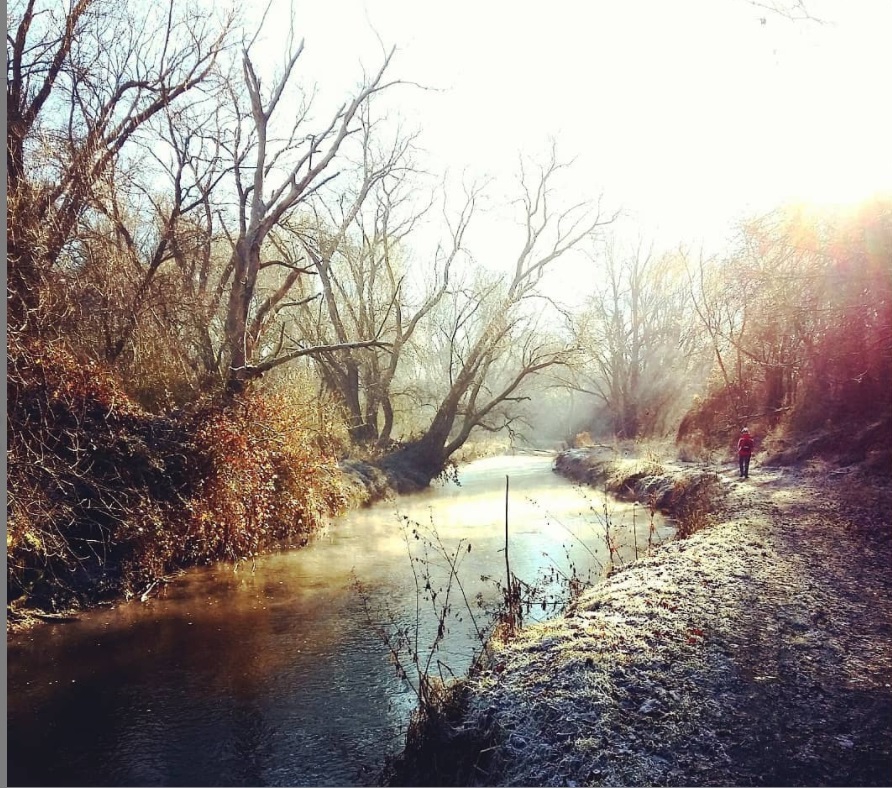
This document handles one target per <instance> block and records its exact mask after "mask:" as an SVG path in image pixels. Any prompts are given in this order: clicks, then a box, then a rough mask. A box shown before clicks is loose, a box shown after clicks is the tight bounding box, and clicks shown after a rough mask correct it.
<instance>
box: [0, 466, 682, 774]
mask: <svg viewBox="0 0 892 788" xmlns="http://www.w3.org/2000/svg"><path fill="white" fill-rule="evenodd" d="M506 475H508V476H509V477H510V495H509V528H510V543H509V558H510V562H511V568H512V570H513V571H514V572H515V573H516V574H517V575H518V576H519V577H521V578H522V579H524V580H526V581H533V580H535V579H536V578H537V577H539V576H541V575H542V574H543V572H546V571H548V570H554V569H557V570H558V573H559V574H560V573H563V574H567V573H569V572H570V571H571V567H573V566H575V568H576V571H577V573H579V574H581V575H585V576H587V575H589V574H592V575H593V576H596V575H597V573H598V570H599V566H600V564H603V563H604V562H605V561H606V557H607V556H606V549H605V547H604V540H603V527H604V515H603V501H602V499H601V498H599V497H598V496H597V495H596V494H595V493H593V492H592V491H587V492H585V493H583V492H581V491H580V490H579V489H577V488H576V487H574V486H573V485H572V484H571V483H569V482H568V481H566V480H565V479H563V478H561V477H559V476H557V475H556V474H554V473H553V472H552V470H551V458H550V457H545V456H518V457H498V458H490V459H486V460H479V461H477V462H474V463H471V464H470V465H468V466H466V467H464V468H463V469H462V470H461V472H460V480H461V486H460V487H457V486H455V485H452V484H447V485H439V486H435V487H433V488H431V489H430V490H427V491H425V492H423V493H420V494H417V495H412V496H405V497H402V498H400V499H399V500H397V501H390V502H384V503H381V504H378V505H376V506H373V507H371V508H369V509H364V510H359V511H354V512H351V513H348V514H347V515H345V516H343V517H340V518H338V519H337V520H335V521H334V522H333V523H332V524H331V525H330V526H329V527H328V528H327V529H326V530H325V531H324V532H323V533H321V534H320V535H319V536H318V537H317V538H315V539H314V540H313V541H312V542H311V544H310V545H309V546H307V547H306V548H304V549H302V550H294V551H288V552H283V553H280V554H276V555H271V556H265V557H263V558H261V559H258V560H257V563H256V566H255V567H253V569H252V566H251V565H250V563H249V564H247V565H246V564H241V565H240V566H239V567H238V568H237V569H234V568H233V567H232V566H231V565H219V566H215V567H207V568H199V569H194V570H190V571H189V572H187V573H185V574H184V575H183V576H182V577H180V578H178V579H177V580H176V581H175V582H173V583H171V584H170V585H168V586H166V587H165V588H164V589H163V591H162V593H161V595H160V596H159V597H157V598H152V599H150V600H148V601H147V602H146V603H139V602H133V603H126V604H121V605H118V606H116V607H115V608H113V609H111V608H101V609H98V610H94V611H91V612H90V613H87V614H85V615H83V616H82V617H81V620H80V621H78V622H76V623H70V624H48V625H45V626H41V627H39V628H38V629H37V630H35V631H33V632H31V633H28V634H26V635H24V636H19V637H14V638H11V639H9V642H8V648H7V654H8V671H7V689H8V714H7V718H8V736H7V741H8V745H9V756H8V780H9V784H10V785H346V784H363V783H365V784H368V783H369V782H371V781H372V780H373V778H374V771H375V770H376V769H377V768H379V767H380V765H381V762H382V759H383V757H384V756H385V755H386V754H388V753H392V752H394V751H396V750H398V749H399V747H400V744H401V735H402V731H403V728H404V725H405V722H406V720H407V717H408V714H409V711H410V710H411V708H412V706H413V705H414V702H415V701H414V695H413V692H412V690H411V688H410V687H409V686H408V685H407V683H406V682H405V681H402V680H400V679H399V678H398V677H397V675H396V672H395V669H394V666H393V664H392V663H391V661H390V659H389V656H388V651H387V648H386V647H385V645H384V644H383V642H382V640H381V638H380V636H379V635H378V634H377V633H376V631H375V627H374V626H371V625H370V623H369V618H370V617H371V618H372V619H373V620H374V621H375V622H376V623H378V624H380V625H381V626H383V627H384V628H385V629H387V630H388V631H392V630H393V627H394V626H397V627H404V628H405V629H407V630H408V631H410V632H414V629H415V626H416V622H417V623H418V626H419V633H420V634H419V643H420V646H421V647H422V650H423V647H424V645H425V643H429V642H430V640H431V639H432V638H433V634H434V632H435V629H436V618H435V616H434V614H433V612H431V611H432V606H431V605H430V603H429V602H425V601H424V600H422V602H423V604H421V605H420V606H417V605H416V602H417V599H418V598H417V595H416V593H415V584H416V580H415V576H413V571H412V568H413V567H414V568H415V575H416V576H418V577H420V578H422V584H423V578H424V568H425V566H427V564H425V563H424V559H425V550H424V548H425V545H428V547H429V549H428V551H427V556H428V558H429V559H430V561H431V562H432V563H431V566H432V570H431V571H432V574H433V584H434V585H433V587H434V589H435V590H437V589H439V588H444V589H445V583H446V579H447V577H448V572H447V570H446V567H445V566H444V564H443V562H442V561H441V560H438V559H437V556H436V550H434V549H433V547H432V546H431V545H430V543H429V542H426V541H425V540H424V539H418V540H416V539H415V538H414V536H413V535H412V531H413V529H416V528H418V527H419V526H420V527H421V528H420V530H421V531H422V532H425V531H427V530H428V529H430V528H432V527H433V528H434V529H435V530H436V533H437V535H438V537H439V539H440V540H441V541H442V543H443V545H444V546H445V547H446V549H447V550H453V549H455V548H456V547H457V546H458V545H459V542H460V540H461V550H462V552H461V557H462V564H461V575H460V576H461V579H462V585H463V588H464V591H465V594H466V596H467V597H468V599H469V600H471V601H472V609H473V610H474V611H475V613H476V615H477V616H478V618H479V619H480V621H479V622H478V623H482V621H483V619H484V618H485V616H483V614H482V612H481V611H480V610H479V609H477V608H476V607H474V606H473V600H474V598H475V597H476V596H477V595H478V593H479V594H480V595H481V596H482V597H483V598H484V600H494V599H495V598H496V597H497V596H498V591H497V588H496V585H495V581H496V580H500V581H501V580H502V579H503V578H504V574H505V555H504V552H503V550H502V549H503V548H504V528H505V477H506ZM608 509H609V513H610V518H611V522H612V525H613V527H614V528H615V529H616V531H617V533H621V534H622V536H621V537H620V541H621V542H623V543H624V544H625V545H626V547H625V548H624V553H625V555H626V557H627V558H628V557H630V555H631V554H632V553H634V547H633V539H632V537H631V535H630V534H631V532H630V530H629V526H630V525H631V523H632V521H633V517H634V522H635V524H636V533H637V544H638V548H639V550H643V549H644V547H645V545H646V542H647V539H648V534H649V531H650V523H649V516H648V514H647V512H646V510H644V509H642V508H641V507H640V506H639V507H637V508H636V509H635V511H634V515H633V510H632V507H630V506H625V505H618V504H610V505H609V506H608ZM416 524H417V525H416ZM658 526H659V528H658V531H659V533H658V534H657V538H665V537H666V535H667V533H668V531H669V529H668V528H667V527H666V526H665V524H663V523H658ZM574 534H575V535H574ZM407 535H408V547H407V539H406V536H407ZM577 537H579V538H577ZM582 540H584V542H585V545H584V546H583V544H582ZM468 543H470V545H471V550H470V552H468V551H467V544H468ZM410 554H411V556H412V557H413V558H415V559H418V560H416V561H414V562H413V561H412V560H410ZM483 576H486V577H489V578H491V579H487V580H481V577H483ZM356 581H359V583H360V584H361V586H362V589H363V592H362V593H358V592H357V588H356V585H355V584H356ZM552 590H554V589H552ZM443 598H444V595H443V594H441V595H440V597H439V599H440V600H442V599H443ZM450 601H451V602H452V613H451V615H450V616H449V618H448V620H447V626H448V629H449V633H448V636H447V640H446V642H444V644H443V645H442V647H441V649H440V650H439V651H438V652H437V655H436V656H437V657H438V658H439V659H440V660H441V662H442V663H443V664H444V665H445V666H448V667H447V668H444V670H446V671H447V672H448V669H452V670H454V671H455V672H456V673H460V672H462V671H464V670H466V668H467V666H468V664H469V661H470V659H471V655H472V652H473V650H474V648H475V646H476V638H475V635H474V633H475V626H474V623H473V622H472V620H471V616H470V614H469V613H468V611H467V610H466V609H464V603H463V602H462V600H461V596H460V594H459V592H458V589H457V587H456V585H455V583H453V589H452V593H451V596H450ZM539 615H542V613H541V612H539Z"/></svg>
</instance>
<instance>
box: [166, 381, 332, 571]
mask: <svg viewBox="0 0 892 788" xmlns="http://www.w3.org/2000/svg"><path fill="white" fill-rule="evenodd" d="M325 442H326V438H325V436H322V439H321V440H320V435H319V434H318V432H317V431H316V430H313V429H307V428H306V427H305V426H304V425H303V424H302V422H301V420H300V419H299V418H296V414H295V413H294V411H293V410H292V409H291V408H290V407H289V403H288V400H287V398H286V396H285V395H283V394H252V395H249V396H248V397H246V398H245V399H243V400H241V401H238V402H235V403H232V404H230V405H229V406H228V407H226V408H223V409H219V408H212V409H210V410H209V411H208V412H207V413H205V414H202V418H201V419H200V423H199V424H198V426H197V429H196V433H195V443H196V448H197V452H198V455H199V456H200V457H201V458H202V460H203V467H202V468H201V470H200V478H199V479H198V481H197V485H196V490H195V494H194V496H193V498H192V500H191V501H190V502H189V504H188V508H189V512H190V516H189V524H188V530H187V534H186V537H187V538H186V552H185V554H184V555H183V559H184V560H185V561H188V562H190V563H194V562H199V561H209V560H217V559H238V558H243V557H248V556H254V555H257V554H258V553H260V552H262V551H264V550H268V549H270V548H272V547H277V546H287V545H293V544H298V543H303V542H304V541H305V540H306V537H307V535H308V534H309V532H310V531H312V530H313V529H314V528H316V527H317V526H318V525H320V524H321V523H322V522H323V520H324V518H325V517H326V516H327V515H329V514H332V513H333V512H335V511H337V510H338V509H340V508H341V507H343V505H344V503H345V491H344V487H343V483H342V481H341V476H340V472H339V470H338V467H337V462H336V461H335V459H334V457H333V456H332V455H331V454H330V453H327V452H326V451H324V449H323V448H321V447H320V443H322V444H323V445H324V444H325Z"/></svg>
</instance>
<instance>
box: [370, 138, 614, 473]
mask: <svg viewBox="0 0 892 788" xmlns="http://www.w3.org/2000/svg"><path fill="white" fill-rule="evenodd" d="M566 166H567V165H565V164H562V163H560V162H558V160H557V158H556V154H555V151H554V150H552V152H551V156H550V158H549V160H548V161H547V162H546V164H545V165H544V166H542V167H540V168H537V172H536V174H535V176H532V177H531V175H530V174H529V173H527V172H526V170H525V169H524V168H523V167H522V171H521V181H520V183H521V198H520V200H519V201H518V204H519V207H520V213H521V216H522V227H523V238H522V243H521V248H520V251H519V252H518V254H517V257H516V259H515V262H514V265H513V269H512V271H511V273H510V274H508V275H507V276H503V277H496V276H486V275H481V274H478V275H476V276H475V277H474V278H472V279H471V280H470V281H468V280H466V281H463V282H460V283H457V284H456V285H455V286H451V287H450V290H449V293H448V301H447V302H445V305H441V309H440V313H439V315H438V323H437V325H436V331H437V334H438V335H439V337H440V340H441V342H440V344H441V357H442V359H443V363H444V368H443V371H442V373H441V374H442V375H443V376H444V377H445V380H446V387H445V390H444V391H442V394H441V395H440V396H439V398H438V401H437V403H436V404H434V408H435V412H434V413H433V417H432V419H431V422H430V425H429V426H428V427H427V429H426V430H425V432H424V433H423V434H422V435H421V436H420V437H419V438H417V439H416V440H413V441H411V442H410V443H408V444H407V445H406V446H405V447H404V448H402V449H400V450H399V451H397V452H395V453H394V454H393V455H392V456H391V457H389V458H388V459H387V460H386V461H385V465H390V466H391V467H396V466H400V467H401V468H402V470H403V472H407V471H408V472H409V473H410V474H411V475H412V476H413V477H414V479H415V480H416V481H417V482H418V483H419V484H427V483H428V482H429V481H430V479H432V478H433V477H434V476H436V475H437V474H439V473H440V472H441V471H442V470H443V468H444V467H445V464H446V462H447V460H448V459H449V457H450V456H451V455H452V454H453V453H454V452H455V451H457V450H458V449H459V448H460V447H461V446H462V445H463V444H464V443H465V441H467V439H468V438H469V436H470V435H471V433H472V431H473V430H474V429H483V430H490V431H497V430H500V429H505V428H507V427H509V426H510V424H511V422H512V419H513V418H514V417H513V416H512V415H511V413H510V406H511V405H512V403H517V402H519V401H521V400H522V399H524V398H525V395H524V391H523V386H524V383H525V381H527V380H528V379H530V378H531V376H533V375H535V374H537V373H539V372H541V371H543V370H546V369H549V368H552V367H555V366H558V365H563V364H566V363H568V361H569V360H570V359H571V357H572V356H573V355H574V354H575V349H574V348H572V347H568V346H567V344H566V343H560V342H556V341H555V340H554V338H553V336H552V335H551V333H550V332H549V331H548V330H547V327H546V326H545V323H546V319H545V314H546V313H548V312H551V310H552V307H553V304H552V303H551V302H550V300H548V299H547V298H545V297H544V295H543V293H542V291H541V284H542V280H543V277H544V276H545V274H546V272H547V270H548V269H549V267H550V266H552V265H553V264H555V263H556V262H557V261H558V260H559V259H560V258H561V257H562V256H563V255H564V254H566V253H567V252H569V251H571V250H573V249H575V248H576V247H577V246H578V245H579V244H580V243H581V242H582V241H583V240H584V239H586V238H588V237H590V235H591V234H592V233H593V232H595V231H596V230H597V228H599V227H602V226H604V225H605V224H608V223H609V222H611V221H613V219H614V218H615V217H604V216H602V214H601V212H600V207H599V206H593V205H591V204H588V203H581V204H578V205H574V206H572V207H570V208H567V209H563V210H554V208H553V207H552V200H553V198H554V191H553V189H554V181H555V179H556V178H557V177H558V175H559V173H560V172H561V170H563V169H564V168H565V167H566Z"/></svg>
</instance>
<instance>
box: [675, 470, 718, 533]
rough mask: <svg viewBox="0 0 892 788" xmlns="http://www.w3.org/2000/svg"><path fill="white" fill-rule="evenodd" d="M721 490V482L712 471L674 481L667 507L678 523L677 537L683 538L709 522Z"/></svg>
mask: <svg viewBox="0 0 892 788" xmlns="http://www.w3.org/2000/svg"><path fill="white" fill-rule="evenodd" d="M721 490H722V484H721V482H720V481H719V477H718V475H717V474H714V473H701V474H698V475H696V476H686V477H683V478H681V479H679V480H678V481H676V482H675V484H674V486H673V488H672V491H671V493H670V495H669V501H668V508H669V510H670V511H671V512H672V516H673V517H674V518H675V520H676V523H677V525H678V528H677V530H676V538H677V539H685V538H687V537H688V536H690V535H691V534H694V533H696V532H697V531H699V530H701V529H702V528H705V527H706V526H707V525H708V524H709V522H710V516H711V513H713V512H715V509H716V504H717V502H718V499H719V497H720V495H721Z"/></svg>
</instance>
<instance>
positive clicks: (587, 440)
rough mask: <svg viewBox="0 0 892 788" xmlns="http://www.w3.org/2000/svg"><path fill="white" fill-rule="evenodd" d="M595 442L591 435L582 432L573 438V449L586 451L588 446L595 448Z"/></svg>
mask: <svg viewBox="0 0 892 788" xmlns="http://www.w3.org/2000/svg"><path fill="white" fill-rule="evenodd" d="M594 445H595V442H594V441H593V440H592V436H591V433H590V432H588V431H586V432H580V433H578V434H577V435H576V437H574V438H573V448H574V449H584V448H586V447H588V446H594Z"/></svg>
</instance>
